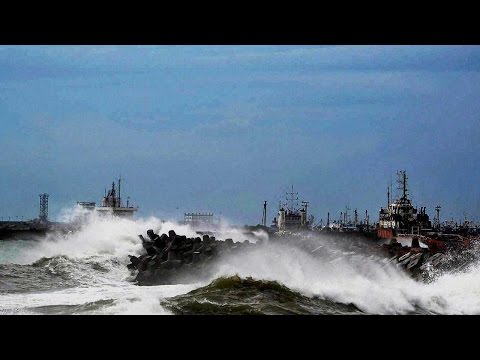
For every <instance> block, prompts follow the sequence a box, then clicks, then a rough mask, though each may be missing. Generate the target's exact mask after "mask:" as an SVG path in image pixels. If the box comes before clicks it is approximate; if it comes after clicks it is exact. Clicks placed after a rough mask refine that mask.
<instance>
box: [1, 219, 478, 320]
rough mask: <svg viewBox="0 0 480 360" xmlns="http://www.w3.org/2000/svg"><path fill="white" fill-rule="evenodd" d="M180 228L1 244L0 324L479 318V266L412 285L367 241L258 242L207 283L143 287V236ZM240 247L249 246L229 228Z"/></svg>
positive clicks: (95, 230) (116, 228)
mask: <svg viewBox="0 0 480 360" xmlns="http://www.w3.org/2000/svg"><path fill="white" fill-rule="evenodd" d="M147 229H153V230H154V231H155V232H156V233H162V232H168V231H169V230H174V231H175V232H176V233H177V234H183V235H186V236H195V235H196V234H195V231H194V230H193V229H191V228H190V227H188V226H186V225H180V224H178V223H175V222H162V221H161V220H159V219H157V218H154V217H151V218H148V219H139V220H128V219H118V218H117V219H98V218H92V219H90V220H89V221H88V223H86V224H85V225H84V226H83V227H82V228H81V229H80V230H78V231H76V232H72V233H68V234H50V235H48V236H47V237H45V238H41V239H33V238H32V239H21V240H3V241H0V314H4V315H5V314H80V315H81V314H85V315H87V314H172V315H177V314H210V315H211V314H232V315H237V314H276V315H283V314H355V315H356V314H358V315H361V314H480V296H479V294H480V266H479V265H480V263H478V262H475V263H473V264H472V265H471V266H469V267H468V268H465V269H463V270H462V271H461V272H455V273H444V274H436V276H433V277H432V279H431V281H428V282H421V281H417V280H414V279H412V278H411V277H410V276H409V275H408V274H406V273H405V272H403V271H401V270H400V269H398V268H397V267H395V266H393V265H391V264H387V263H385V261H384V260H385V259H384V256H383V255H382V254H380V253H378V251H377V250H376V249H375V248H374V247H373V246H371V244H369V243H368V242H365V241H362V240H352V239H342V238H334V237H329V236H326V235H319V234H316V235H313V234H306V235H296V236H295V235H291V236H290V237H288V236H287V237H285V238H284V239H282V241H278V242H275V241H273V240H271V239H270V240H269V239H268V236H267V235H266V234H262V233H259V234H256V235H255V237H253V238H250V239H248V240H249V241H252V242H256V241H261V242H262V244H261V246H255V247H254V248H253V249H251V250H248V251H245V252H243V253H241V254H237V255H236V256H231V257H225V258H223V259H220V260H219V261H218V262H217V263H216V264H215V267H214V269H213V271H212V272H211V273H210V275H209V278H208V279H202V280H201V281H192V282H191V283H185V284H177V285H158V286H139V285H137V284H136V283H135V282H134V278H135V276H134V275H135V274H133V273H132V272H131V271H130V270H128V269H127V264H128V263H129V257H128V255H139V254H141V253H142V251H143V249H142V243H141V240H140V239H139V238H138V235H139V234H145V232H146V230H147ZM222 231H224V233H223V235H224V236H218V238H219V239H225V238H232V239H233V241H234V242H237V241H243V240H245V239H246V236H245V235H244V234H242V233H240V232H239V231H238V230H235V229H233V228H229V227H228V226H226V227H225V228H224V229H223V230H222Z"/></svg>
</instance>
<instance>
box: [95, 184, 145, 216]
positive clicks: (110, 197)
mask: <svg viewBox="0 0 480 360" xmlns="http://www.w3.org/2000/svg"><path fill="white" fill-rule="evenodd" d="M121 184H122V179H121V178H119V179H118V195H117V190H116V189H115V182H112V188H111V189H110V190H109V191H108V193H107V191H106V189H105V196H104V197H103V198H102V204H101V205H100V206H97V207H96V208H95V210H96V212H97V214H98V215H99V216H101V217H108V216H117V217H122V218H128V219H131V218H133V215H134V213H135V212H136V211H138V207H133V206H130V204H129V202H130V198H127V206H123V203H122V197H121ZM88 205H89V206H90V207H91V206H92V204H91V203H88Z"/></svg>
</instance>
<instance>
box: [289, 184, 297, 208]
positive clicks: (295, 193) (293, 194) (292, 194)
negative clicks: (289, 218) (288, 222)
mask: <svg viewBox="0 0 480 360" xmlns="http://www.w3.org/2000/svg"><path fill="white" fill-rule="evenodd" d="M288 195H291V198H290V199H289V198H288ZM295 195H296V197H294V196H295ZM288 200H290V201H291V208H290V211H291V212H294V211H295V208H294V207H293V201H296V200H298V192H293V185H292V192H290V193H289V192H287V201H288Z"/></svg>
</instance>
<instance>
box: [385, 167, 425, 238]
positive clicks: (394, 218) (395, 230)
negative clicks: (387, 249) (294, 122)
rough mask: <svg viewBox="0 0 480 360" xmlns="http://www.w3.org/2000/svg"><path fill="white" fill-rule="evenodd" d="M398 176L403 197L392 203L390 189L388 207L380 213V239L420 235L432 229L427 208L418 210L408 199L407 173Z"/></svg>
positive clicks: (399, 172)
mask: <svg viewBox="0 0 480 360" xmlns="http://www.w3.org/2000/svg"><path fill="white" fill-rule="evenodd" d="M397 176H398V185H399V186H398V189H399V190H400V192H401V195H400V197H399V198H397V199H396V200H394V201H392V202H390V188H389V189H388V195H387V197H388V200H387V207H386V208H381V209H380V213H379V221H378V227H377V236H378V237H380V238H392V237H394V236H397V235H401V234H420V233H421V232H422V230H431V228H432V224H431V222H430V219H429V216H428V215H427V213H426V208H425V207H421V208H420V210H418V209H417V208H415V207H414V206H413V205H412V201H411V200H410V199H409V197H408V188H407V180H408V178H407V173H406V171H398V172H397Z"/></svg>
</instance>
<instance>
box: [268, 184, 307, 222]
mask: <svg viewBox="0 0 480 360" xmlns="http://www.w3.org/2000/svg"><path fill="white" fill-rule="evenodd" d="M288 195H290V197H288ZM297 200H298V192H294V191H293V185H292V191H291V192H287V201H289V202H290V204H288V202H287V203H285V204H283V205H280V206H279V210H278V218H274V219H273V223H274V225H276V227H277V229H278V230H300V229H308V228H309V226H310V222H309V221H308V220H307V207H308V201H302V207H301V208H297V207H296V206H295V205H296V204H295V201H297ZM297 205H298V204H297Z"/></svg>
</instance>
